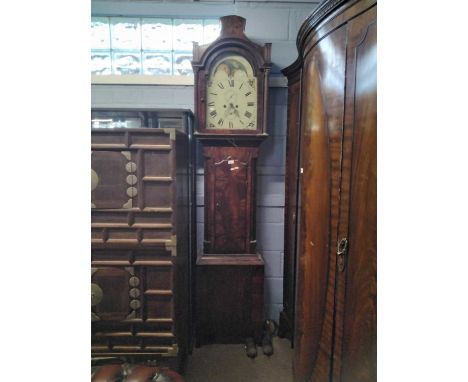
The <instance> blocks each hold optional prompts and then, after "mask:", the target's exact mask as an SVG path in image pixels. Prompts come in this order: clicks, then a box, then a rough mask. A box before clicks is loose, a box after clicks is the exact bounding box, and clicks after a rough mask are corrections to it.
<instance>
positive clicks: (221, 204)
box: [204, 147, 258, 254]
mask: <svg viewBox="0 0 468 382" xmlns="http://www.w3.org/2000/svg"><path fill="white" fill-rule="evenodd" d="M257 152H258V149H257V148H251V147H237V148H229V147H206V148H205V149H204V155H205V157H206V162H205V194H206V199H207V200H206V201H205V205H206V207H205V211H206V214H205V216H206V221H205V243H206V244H207V245H206V246H205V253H219V254H221V253H231V254H241V253H254V252H255V243H254V237H255V236H254V235H255V232H254V229H255V226H254V224H253V221H255V220H254V214H255V208H254V179H255V158H256V157H257ZM252 251H253V252H252Z"/></svg>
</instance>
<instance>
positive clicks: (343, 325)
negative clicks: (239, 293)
mask: <svg viewBox="0 0 468 382" xmlns="http://www.w3.org/2000/svg"><path fill="white" fill-rule="evenodd" d="M376 8H377V7H376V2H375V1H374V0H357V1H345V0H338V1H332V0H329V1H325V2H323V3H322V4H321V5H320V6H319V7H318V8H317V9H316V11H314V13H313V14H312V15H311V16H309V18H308V19H307V20H306V22H305V23H304V25H303V26H302V27H301V30H300V32H299V37H298V42H299V44H300V46H299V47H300V51H301V55H302V57H301V58H302V60H303V68H302V78H301V80H302V83H303V88H302V99H301V107H302V114H301V148H300V157H301V159H300V167H301V168H300V172H303V173H302V175H301V176H300V187H299V210H300V216H299V220H298V242H297V249H296V250H297V256H298V263H297V270H296V271H297V282H296V320H295V324H296V330H295V341H296V342H295V353H294V363H293V365H294V380H295V381H296V382H297V381H300V382H303V381H304V382H305V381H308V382H312V381H313V382H321V381H323V382H325V381H326V382H332V381H346V382H354V381H369V382H370V381H375V380H377V374H376V106H377V105H376V22H375V20H376ZM338 243H348V244H349V246H348V247H347V246H346V245H344V246H340V250H338ZM346 248H347V250H346Z"/></svg>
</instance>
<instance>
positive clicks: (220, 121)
mask: <svg viewBox="0 0 468 382" xmlns="http://www.w3.org/2000/svg"><path fill="white" fill-rule="evenodd" d="M223 123H224V119H222V118H220V119H219V121H218V125H219V126H223Z"/></svg>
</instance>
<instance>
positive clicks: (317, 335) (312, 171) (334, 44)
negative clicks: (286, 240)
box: [294, 27, 346, 381]
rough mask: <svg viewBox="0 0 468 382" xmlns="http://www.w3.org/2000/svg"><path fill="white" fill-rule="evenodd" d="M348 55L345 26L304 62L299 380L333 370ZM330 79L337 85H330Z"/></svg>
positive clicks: (325, 377) (323, 377)
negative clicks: (335, 290)
mask: <svg viewBox="0 0 468 382" xmlns="http://www.w3.org/2000/svg"><path fill="white" fill-rule="evenodd" d="M345 57H346V28H345V27H342V28H339V29H337V30H336V31H334V32H333V33H332V34H330V35H328V36H327V37H325V38H324V39H323V40H322V41H321V42H320V43H319V44H318V45H317V46H316V47H315V49H314V50H313V51H312V52H311V54H310V56H309V57H308V58H307V60H306V62H305V63H304V73H305V77H304V89H303V92H304V96H303V97H304V103H303V106H302V107H303V110H302V121H303V124H302V128H301V144H302V147H301V162H300V163H301V164H300V166H301V168H302V169H303V174H302V175H301V180H300V182H301V186H300V187H301V188H300V192H301V196H300V198H301V200H300V208H301V215H300V228H299V229H300V241H299V242H298V250H297V251H298V252H297V253H298V260H297V261H298V263H299V264H298V268H297V269H298V273H297V281H296V282H297V300H296V311H297V319H296V336H295V337H296V342H295V357H294V373H295V378H296V380H297V381H309V380H310V379H311V378H312V380H314V381H328V376H329V372H330V367H331V354H332V342H333V308H334V307H333V304H334V269H335V257H334V250H335V243H336V238H337V225H338V207H339V197H340V195H339V191H340V188H339V187H340V178H341V168H340V165H341V139H342V121H343V111H344V85H345ZM331 77H332V78H333V82H330V81H328V79H329V78H331Z"/></svg>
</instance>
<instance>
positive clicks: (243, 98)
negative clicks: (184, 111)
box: [206, 54, 258, 130]
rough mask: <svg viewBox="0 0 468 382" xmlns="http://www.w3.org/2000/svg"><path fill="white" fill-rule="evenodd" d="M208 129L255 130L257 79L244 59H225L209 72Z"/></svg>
mask: <svg viewBox="0 0 468 382" xmlns="http://www.w3.org/2000/svg"><path fill="white" fill-rule="evenodd" d="M206 100H207V102H206V128H207V129H211V130H216V129H223V130H255V129H256V128H257V106H258V105H257V78H256V77H255V76H254V74H253V70H252V66H251V65H250V64H249V62H248V61H247V60H246V59H245V58H244V57H242V56H239V55H232V54H231V55H225V56H223V57H221V58H220V59H219V60H218V61H217V63H216V64H215V65H214V66H213V69H212V70H211V71H210V74H209V78H208V86H207V89H206Z"/></svg>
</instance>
